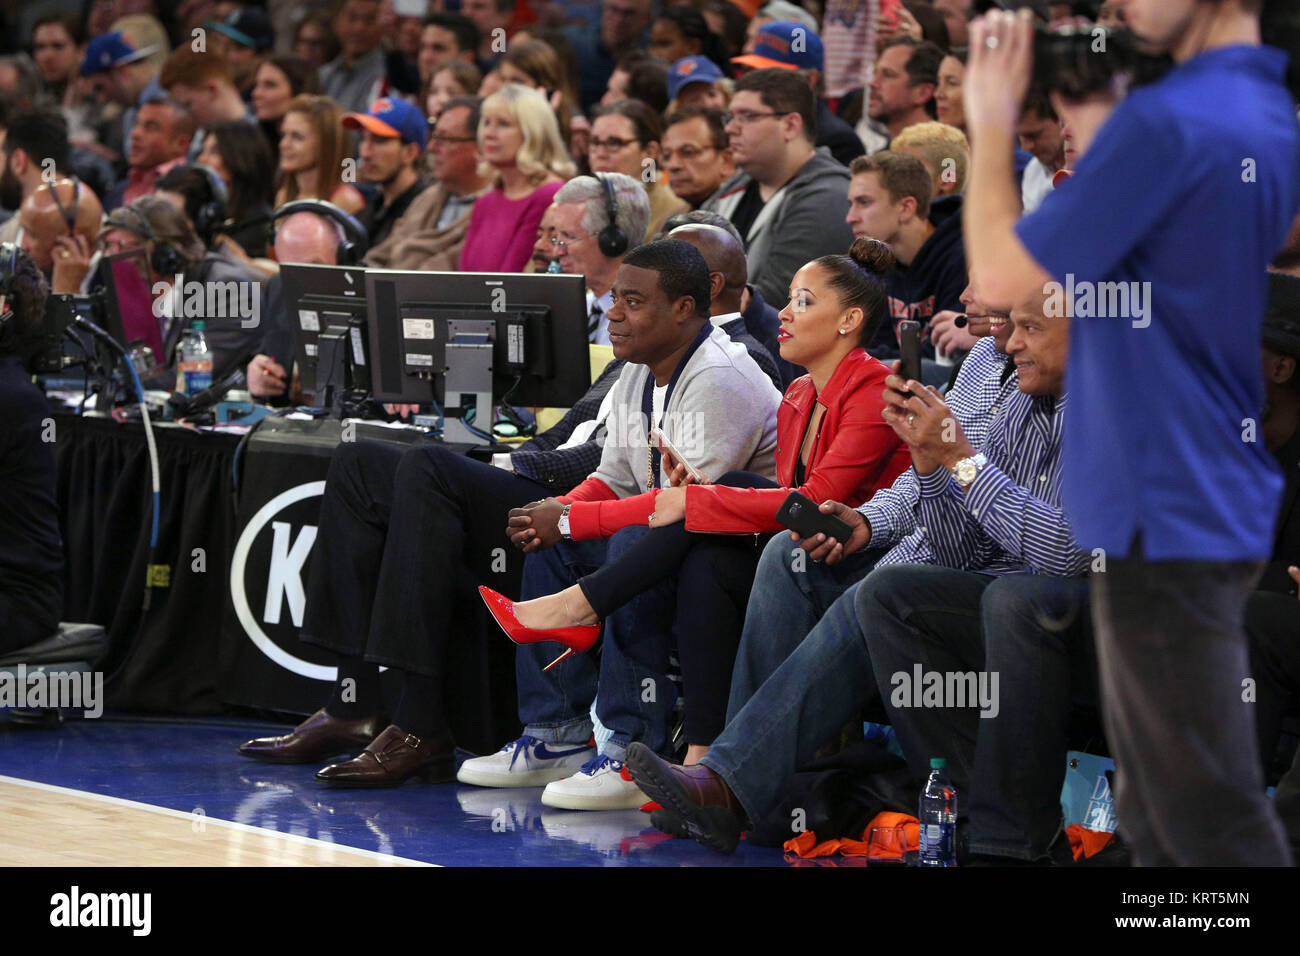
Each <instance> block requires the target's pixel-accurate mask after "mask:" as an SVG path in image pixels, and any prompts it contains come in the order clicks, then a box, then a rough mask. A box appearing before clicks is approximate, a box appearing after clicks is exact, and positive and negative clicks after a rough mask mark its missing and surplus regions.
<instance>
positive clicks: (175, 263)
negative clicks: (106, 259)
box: [104, 206, 184, 276]
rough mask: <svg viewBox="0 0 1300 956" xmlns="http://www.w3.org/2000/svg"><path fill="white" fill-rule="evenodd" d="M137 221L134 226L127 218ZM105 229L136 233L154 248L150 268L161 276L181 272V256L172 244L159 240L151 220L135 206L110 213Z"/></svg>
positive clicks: (150, 254)
mask: <svg viewBox="0 0 1300 956" xmlns="http://www.w3.org/2000/svg"><path fill="white" fill-rule="evenodd" d="M128 216H129V218H131V219H134V220H135V224H134V225H133V224H132V223H130V222H127V221H125V220H126V218H127V217H128ZM104 228H105V229H125V230H126V231H127V232H134V233H135V234H136V235H137V236H139V237H141V238H142V239H144V240H145V241H146V242H148V243H149V244H150V246H151V247H152V248H151V249H150V251H149V267H150V268H151V269H153V271H154V273H155V274H157V275H160V276H170V275H174V274H176V273H177V272H180V271H181V263H182V262H183V261H184V260H183V258H182V256H181V254H180V253H179V252H178V251H177V250H176V248H175V247H174V246H172V245H171V244H170V243H168V242H165V241H163V240H162V239H161V238H159V236H158V233H156V232H155V231H154V228H153V226H152V225H150V223H149V218H148V217H147V216H146V215H145V214H144V213H142V212H141V211H140V210H139V209H137V208H136V207H135V206H119V207H118V208H117V209H115V210H113V212H111V213H109V215H108V218H107V219H105V220H104Z"/></svg>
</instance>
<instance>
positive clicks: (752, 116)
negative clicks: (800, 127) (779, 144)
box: [722, 110, 790, 126]
mask: <svg viewBox="0 0 1300 956" xmlns="http://www.w3.org/2000/svg"><path fill="white" fill-rule="evenodd" d="M786 112H790V111H789V110H787V111H786ZM785 115H786V114H785V113H755V112H753V111H752V110H741V111H740V112H738V113H730V112H728V113H723V114H722V125H723V126H730V125H731V124H732V123H733V122H734V123H736V124H737V125H739V126H748V125H749V124H750V123H752V122H754V120H757V119H763V118H764V117H767V116H785Z"/></svg>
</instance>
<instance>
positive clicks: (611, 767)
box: [542, 755, 649, 810]
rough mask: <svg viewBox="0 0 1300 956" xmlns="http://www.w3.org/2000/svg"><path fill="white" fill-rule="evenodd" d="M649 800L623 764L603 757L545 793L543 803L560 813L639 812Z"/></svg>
mask: <svg viewBox="0 0 1300 956" xmlns="http://www.w3.org/2000/svg"><path fill="white" fill-rule="evenodd" d="M648 799H649V797H647V796H646V795H645V794H644V793H642V792H641V788H640V787H638V786H637V785H636V784H635V783H633V782H632V776H631V774H629V773H628V772H627V771H626V770H624V769H623V765H622V764H621V763H619V762H618V761H617V760H614V759H612V758H610V757H607V756H603V755H600V756H595V757H592V758H591V759H590V760H588V761H587V762H586V763H585V764H584V765H583V767H582V769H581V770H579V771H578V772H577V773H575V774H574V775H573V776H571V777H569V778H568V779H567V780H557V781H556V782H555V783H548V784H547V785H546V789H545V790H543V791H542V803H544V804H546V806H548V807H556V808H558V809H560V810H635V809H636V808H637V807H639V806H641V804H643V803H645V802H646V801H647V800H648Z"/></svg>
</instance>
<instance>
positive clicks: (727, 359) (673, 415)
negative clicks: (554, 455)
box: [592, 328, 781, 498]
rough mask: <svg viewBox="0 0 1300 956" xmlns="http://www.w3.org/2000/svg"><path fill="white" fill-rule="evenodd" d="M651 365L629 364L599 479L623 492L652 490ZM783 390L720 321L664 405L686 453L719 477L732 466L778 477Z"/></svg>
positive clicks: (616, 390)
mask: <svg viewBox="0 0 1300 956" xmlns="http://www.w3.org/2000/svg"><path fill="white" fill-rule="evenodd" d="M649 377H650V369H649V368H648V367H647V366H645V365H634V364H632V363H630V362H629V363H628V364H627V365H625V366H624V367H623V371H622V373H621V374H620V375H619V378H618V381H617V382H615V383H614V387H613V389H611V390H610V399H611V403H612V407H611V411H610V415H609V419H608V424H607V433H606V438H605V447H604V450H603V451H602V453H601V458H600V467H599V468H597V469H596V472H595V474H593V475H592V477H593V478H599V479H600V480H601V481H603V482H604V483H605V484H606V485H608V486H609V488H610V489H611V490H612V491H613V492H614V493H615V494H617V495H618V497H620V498H627V497H630V496H632V495H636V494H640V493H641V492H644V491H646V490H647V489H646V483H647V472H648V470H649V467H648V457H649V448H648V446H647V441H646V439H647V422H646V419H645V416H644V415H643V414H642V412H641V397H642V395H643V392H644V389H645V383H646V380H647V379H648V378H649ZM780 404H781V393H780V392H778V391H777V390H776V388H775V386H773V385H772V380H771V379H770V378H768V377H767V376H766V375H765V374H764V373H763V372H762V370H760V369H759V367H758V365H757V364H755V362H754V360H753V359H752V358H750V356H749V352H748V351H747V350H746V349H745V347H744V346H743V345H740V344H737V343H735V342H733V341H731V339H730V338H729V337H728V336H727V333H726V332H723V331H722V330H721V329H719V328H713V329H712V330H711V331H710V333H709V336H708V338H706V339H705V340H704V341H703V342H702V343H701V344H700V347H699V348H697V349H696V350H695V353H694V354H693V355H692V356H691V357H690V360H689V361H688V362H687V363H686V367H685V368H683V369H682V373H681V375H680V376H679V377H678V379H677V384H676V385H675V386H674V387H673V391H672V394H671V395H670V396H669V398H668V405H667V407H666V408H665V409H664V417H663V424H662V428H663V431H664V434H666V435H667V436H668V437H669V438H670V439H671V440H672V442H673V444H674V445H676V446H677V448H678V450H679V451H680V452H681V453H682V456H683V457H685V458H686V459H687V461H689V462H690V463H691V464H692V465H694V466H695V467H696V468H697V469H699V470H700V471H701V472H703V473H704V476H705V477H706V478H708V479H709V480H710V481H716V480H717V479H718V478H720V477H721V476H722V475H724V474H725V473H726V472H728V471H736V470H744V471H752V472H755V473H756V474H760V475H763V476H765V477H767V478H771V479H773V480H775V478H776V459H775V449H776V410H777V407H778V406H779V405H780Z"/></svg>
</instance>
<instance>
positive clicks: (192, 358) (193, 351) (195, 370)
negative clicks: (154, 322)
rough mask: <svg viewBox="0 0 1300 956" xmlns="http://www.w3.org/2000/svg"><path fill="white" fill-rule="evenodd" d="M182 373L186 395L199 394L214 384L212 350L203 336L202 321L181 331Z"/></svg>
mask: <svg viewBox="0 0 1300 956" xmlns="http://www.w3.org/2000/svg"><path fill="white" fill-rule="evenodd" d="M180 373H181V378H182V379H183V382H184V386H185V387H184V388H183V389H182V391H183V392H185V394H186V395H197V394H198V393H199V392H201V391H203V390H204V389H205V388H208V387H210V386H211V385H212V352H211V351H210V350H209V349H208V343H207V340H206V339H204V338H203V323H202V322H201V321H198V322H195V323H194V324H193V325H192V326H190V327H189V328H188V329H186V330H185V331H184V332H182V333H181V360H180Z"/></svg>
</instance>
